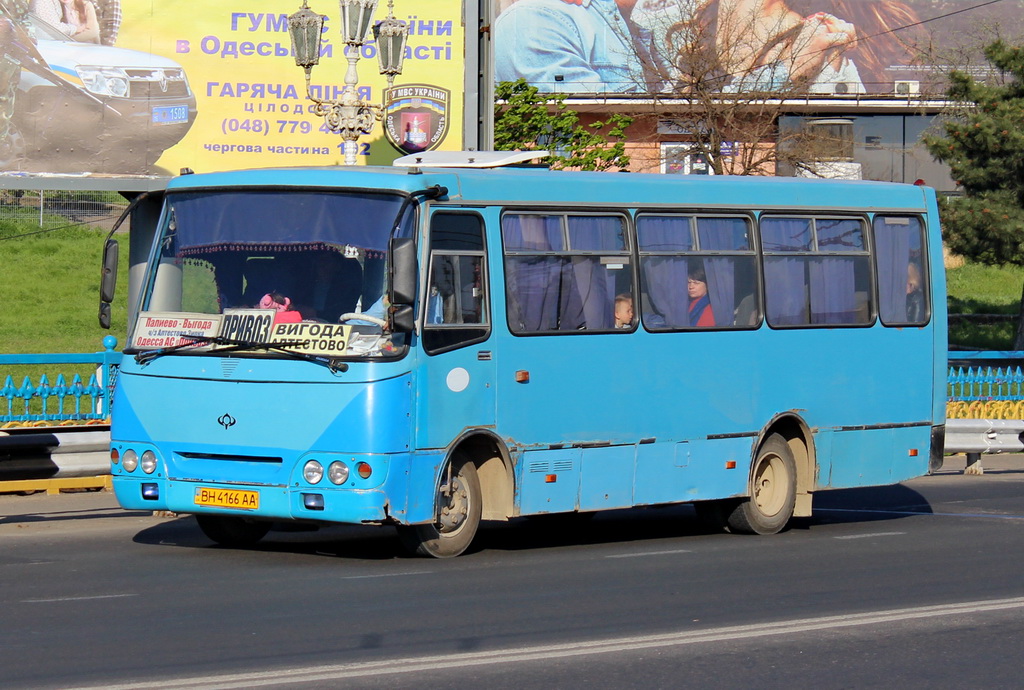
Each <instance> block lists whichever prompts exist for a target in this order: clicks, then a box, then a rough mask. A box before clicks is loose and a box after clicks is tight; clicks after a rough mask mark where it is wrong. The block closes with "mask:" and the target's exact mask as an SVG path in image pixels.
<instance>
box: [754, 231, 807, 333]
mask: <svg viewBox="0 0 1024 690" xmlns="http://www.w3.org/2000/svg"><path fill="white" fill-rule="evenodd" d="M761 241H762V243H763V246H764V250H765V252H773V251H775V252H785V251H790V252H792V251H809V250H810V249H811V223H810V220H809V219H806V218H764V219H762V221H761ZM804 264H805V260H804V259H803V258H802V257H799V256H766V257H765V259H764V282H765V302H766V305H765V306H766V311H767V312H768V313H767V316H768V323H770V324H771V325H773V326H797V325H801V324H807V323H810V314H809V312H808V304H807V278H806V271H805V269H804Z"/></svg>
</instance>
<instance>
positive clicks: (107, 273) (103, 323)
mask: <svg viewBox="0 0 1024 690" xmlns="http://www.w3.org/2000/svg"><path fill="white" fill-rule="evenodd" d="M117 254H118V248H117V240H114V239H108V240H107V242H106V244H104V245H103V269H102V270H103V272H102V274H101V275H100V328H110V303H111V302H113V301H114V289H115V288H116V287H117Z"/></svg>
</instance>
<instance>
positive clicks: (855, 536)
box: [832, 532, 906, 539]
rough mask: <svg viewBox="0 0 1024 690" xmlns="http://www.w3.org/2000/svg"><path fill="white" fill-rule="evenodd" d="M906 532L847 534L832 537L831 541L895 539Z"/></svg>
mask: <svg viewBox="0 0 1024 690" xmlns="http://www.w3.org/2000/svg"><path fill="white" fill-rule="evenodd" d="M901 534H906V532H869V533H868V534H848V535H846V536H845V537H832V538H833V539H869V538H871V537H896V536H899V535H901Z"/></svg>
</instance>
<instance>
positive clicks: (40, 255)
mask: <svg viewBox="0 0 1024 690" xmlns="http://www.w3.org/2000/svg"><path fill="white" fill-rule="evenodd" d="M38 231H39V227H38V226H37V225H34V224H26V225H22V224H20V223H11V222H0V269H2V275H3V278H4V283H3V284H4V294H3V297H2V298H0V299H2V304H3V306H2V307H0V354H26V353H27V354H41V353H53V352H61V353H68V352H99V351H101V350H102V349H103V337H104V336H106V335H108V334H109V335H114V336H115V337H116V338H117V340H118V347H119V348H120V347H123V346H124V340H125V333H126V322H127V313H128V310H127V291H128V290H127V283H128V241H127V235H123V236H119V239H120V241H121V252H120V258H121V267H120V270H119V272H118V294H117V299H116V301H115V303H114V304H113V308H112V312H113V313H112V321H113V326H112V328H111V330H110V331H105V330H103V329H102V328H100V326H99V321H98V317H97V312H98V308H99V279H100V258H101V253H102V250H103V240H104V238H105V237H106V232H105V231H102V230H96V229H91V228H83V227H74V228H64V229H59V230H54V231H51V232H43V233H40V232H38ZM28 233H35V234H28ZM94 371H95V365H89V364H81V365H76V364H64V365H55V364H53V365H42V364H41V365H25V366H3V367H0V386H3V384H4V382H5V381H6V379H7V377H8V376H10V377H11V379H12V381H13V383H14V385H15V386H16V387H20V386H21V385H22V383H23V381H24V378H25V377H26V376H28V377H29V379H30V381H31V382H32V383H33V384H34V385H37V384H38V383H39V377H40V376H41V375H42V374H46V375H47V377H48V378H49V381H50V384H51V385H54V384H56V379H57V375H58V374H63V375H64V376H65V378H66V380H67V383H69V384H70V383H71V381H72V378H73V377H74V375H75V374H78V375H80V376H81V377H82V382H83V383H84V384H88V382H89V377H90V376H91V375H92V374H93V373H94ZM20 411H21V410H20V409H18V410H15V412H16V413H17V412H20ZM4 413H6V401H3V402H2V404H0V414H4Z"/></svg>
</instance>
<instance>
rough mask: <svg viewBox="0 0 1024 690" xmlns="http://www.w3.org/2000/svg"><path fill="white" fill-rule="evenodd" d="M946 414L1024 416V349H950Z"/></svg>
mask: <svg viewBox="0 0 1024 690" xmlns="http://www.w3.org/2000/svg"><path fill="white" fill-rule="evenodd" d="M949 364H950V366H949V373H948V378H947V381H948V387H947V396H948V399H949V402H948V403H947V405H946V417H947V418H949V419H1024V369H1022V364H1024V352H950V353H949Z"/></svg>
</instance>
